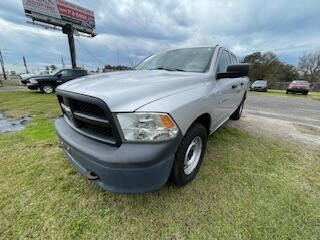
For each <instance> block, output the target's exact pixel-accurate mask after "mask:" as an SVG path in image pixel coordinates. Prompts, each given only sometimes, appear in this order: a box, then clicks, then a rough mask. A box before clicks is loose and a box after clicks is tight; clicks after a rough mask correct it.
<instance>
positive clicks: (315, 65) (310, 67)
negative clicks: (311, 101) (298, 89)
mask: <svg viewBox="0 0 320 240" xmlns="http://www.w3.org/2000/svg"><path fill="white" fill-rule="evenodd" d="M299 68H300V69H301V71H303V72H304V75H305V76H306V78H307V79H308V80H309V81H311V82H314V81H317V80H318V79H319V78H320V50H318V51H315V52H309V53H304V54H303V55H302V56H300V58H299Z"/></svg>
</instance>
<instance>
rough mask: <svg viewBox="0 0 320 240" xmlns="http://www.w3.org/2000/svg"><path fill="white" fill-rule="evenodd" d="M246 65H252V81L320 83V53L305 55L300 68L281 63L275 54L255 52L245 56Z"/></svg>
mask: <svg viewBox="0 0 320 240" xmlns="http://www.w3.org/2000/svg"><path fill="white" fill-rule="evenodd" d="M243 62H244V63H250V64H251V66H252V68H251V73H250V79H251V80H257V79H264V80H268V81H284V82H287V81H292V80H295V79H300V80H307V81H310V82H315V81H320V51H314V52H310V53H304V54H303V55H302V56H300V58H299V63H298V67H295V66H293V65H291V64H287V63H284V62H281V61H280V60H279V59H278V57H277V55H276V54H274V53H273V52H270V51H268V52H265V53H261V52H254V53H252V54H249V55H247V56H245V58H244V59H243Z"/></svg>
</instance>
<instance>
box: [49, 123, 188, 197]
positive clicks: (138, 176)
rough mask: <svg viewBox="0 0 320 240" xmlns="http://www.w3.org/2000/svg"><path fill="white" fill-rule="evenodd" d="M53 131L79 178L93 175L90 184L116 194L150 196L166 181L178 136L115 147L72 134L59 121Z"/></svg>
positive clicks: (72, 131)
mask: <svg viewBox="0 0 320 240" xmlns="http://www.w3.org/2000/svg"><path fill="white" fill-rule="evenodd" d="M55 128H56V131H57V134H58V136H59V139H60V143H61V145H62V146H63V152H64V154H65V156H66V157H67V159H68V160H69V162H70V163H71V164H72V165H73V167H75V168H76V169H77V170H78V171H79V172H80V173H81V174H83V175H87V173H88V172H89V171H90V172H94V173H95V174H96V175H97V176H98V177H99V179H97V180H94V182H95V183H96V184H97V185H99V186H100V187H102V188H103V189H106V190H109V191H112V192H118V193H142V192H151V191H155V190H157V189H159V188H161V187H162V186H163V185H164V184H165V183H166V182H167V180H168V178H169V175H170V172H171V168H172V165H173V162H174V156H175V152H176V150H177V148H178V146H179V143H180V141H181V139H182V136H181V135H180V136H178V137H177V138H175V139H173V140H171V141H168V142H164V143H122V144H121V146H120V147H115V146H111V145H108V144H106V143H102V142H99V141H96V140H93V139H91V138H89V137H86V136H84V135H82V134H80V133H78V132H77V131H75V130H73V129H72V128H71V127H70V126H69V125H68V124H67V123H66V121H65V120H64V118H63V117H60V118H58V119H57V120H56V122H55Z"/></svg>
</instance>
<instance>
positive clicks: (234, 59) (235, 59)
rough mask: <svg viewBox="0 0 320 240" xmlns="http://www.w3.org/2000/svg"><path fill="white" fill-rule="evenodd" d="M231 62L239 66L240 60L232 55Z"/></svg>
mask: <svg viewBox="0 0 320 240" xmlns="http://www.w3.org/2000/svg"><path fill="white" fill-rule="evenodd" d="M231 61H232V63H233V64H237V63H238V59H237V58H236V56H235V55H233V54H231Z"/></svg>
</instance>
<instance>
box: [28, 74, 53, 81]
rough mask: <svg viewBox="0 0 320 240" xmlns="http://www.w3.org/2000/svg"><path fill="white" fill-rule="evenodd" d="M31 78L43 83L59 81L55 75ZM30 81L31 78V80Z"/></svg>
mask: <svg viewBox="0 0 320 240" xmlns="http://www.w3.org/2000/svg"><path fill="white" fill-rule="evenodd" d="M31 78H34V79H36V80H37V81H41V80H51V79H52V80H56V79H58V78H57V77H56V76H55V75H40V76H34V77H31ZM29 79H30V78H29Z"/></svg>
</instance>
